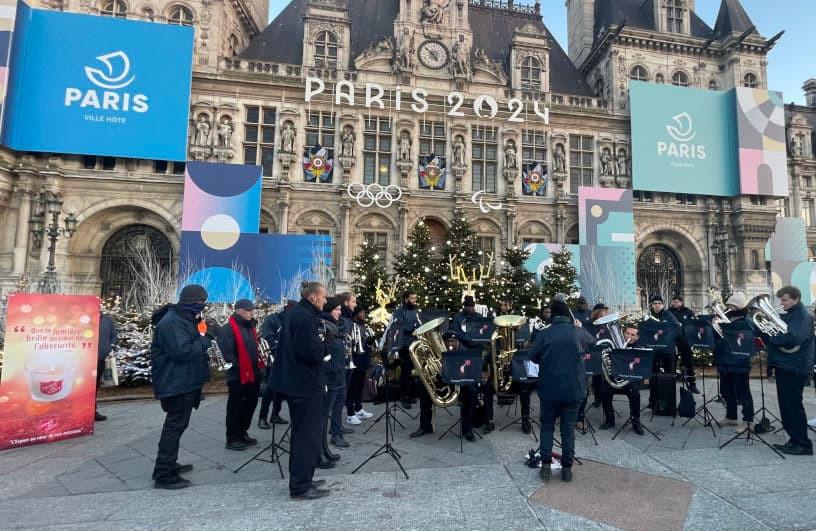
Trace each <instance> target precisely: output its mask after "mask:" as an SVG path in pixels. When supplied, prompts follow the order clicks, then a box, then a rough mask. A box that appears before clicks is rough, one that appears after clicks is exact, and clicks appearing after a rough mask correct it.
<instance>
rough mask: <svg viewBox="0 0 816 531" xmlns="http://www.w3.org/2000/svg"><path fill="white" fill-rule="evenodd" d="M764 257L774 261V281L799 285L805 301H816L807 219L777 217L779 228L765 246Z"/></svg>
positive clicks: (815, 266) (776, 286)
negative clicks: (806, 227)
mask: <svg viewBox="0 0 816 531" xmlns="http://www.w3.org/2000/svg"><path fill="white" fill-rule="evenodd" d="M765 260H767V261H770V262H771V284H772V286H773V290H774V291H776V290H778V289H779V288H781V287H782V286H786V285H792V286H796V287H797V288H799V289H800V290H801V291H802V302H803V303H804V304H805V305H811V304H813V303H814V302H816V262H809V261H808V247H807V235H806V232H805V221H804V220H803V219H801V218H776V230H775V231H774V233H773V235H771V238H770V239H769V240H768V243H767V245H766V246H765Z"/></svg>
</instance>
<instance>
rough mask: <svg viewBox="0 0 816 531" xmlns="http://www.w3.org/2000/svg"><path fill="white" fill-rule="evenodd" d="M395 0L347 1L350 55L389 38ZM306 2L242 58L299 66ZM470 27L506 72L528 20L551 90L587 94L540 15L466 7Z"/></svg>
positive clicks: (296, 2)
mask: <svg viewBox="0 0 816 531" xmlns="http://www.w3.org/2000/svg"><path fill="white" fill-rule="evenodd" d="M400 3H401V0H348V16H349V19H350V20H351V53H352V59H353V58H354V57H356V56H358V55H359V54H361V53H362V52H363V51H365V50H366V49H367V48H368V47H369V46H371V45H372V44H375V43H377V42H378V41H380V40H382V39H383V38H384V37H388V36H393V34H394V20H395V19H396V18H397V15H398V14H399V5H400ZM306 4H307V0H291V1H290V2H289V4H288V5H287V6H286V7H285V8H284V9H283V10H282V11H281V12H280V14H279V15H278V16H277V17H276V18H275V20H273V21H272V22H271V23H270V24H269V26H267V27H266V29H264V31H263V32H262V33H261V34H260V35H259V36H258V37H256V38H255V39H253V40H252V42H251V43H250V45H249V46H248V47H247V49H246V50H244V52H243V53H242V54H241V55H240V57H241V58H243V59H256V60H261V61H269V62H278V63H289V64H300V63H301V59H302V57H303V13H305V12H306ZM469 18H470V26H471V30H472V31H473V40H474V47H478V48H482V49H483V50H485V51H486V52H487V54H488V55H489V56H490V58H491V59H493V60H495V61H501V62H502V63H503V64H504V66H505V70H506V71H508V72H509V64H508V63H509V50H510V41H511V40H512V38H513V33H514V32H515V30H516V28H520V27H522V26H524V25H525V24H529V23H532V24H534V25H535V26H536V27H537V28H539V29H540V30H541V32H542V33H543V34H544V35H546V36H547V37H548V39H549V44H550V88H551V91H552V92H556V93H561V94H572V95H577V96H592V95H593V92H592V89H591V88H590V87H589V85H588V84H587V83H586V82H585V81H584V79H583V78H582V77H581V74H580V73H579V72H578V69H577V68H576V67H575V65H574V64H573V63H572V61H570V59H569V57H568V56H567V54H566V53H565V52H564V49H563V48H561V46H560V45H559V44H558V41H556V40H555V37H553V35H552V33H551V32H550V31H549V29H547V27H546V26H545V25H544V23H543V22H542V21H541V17H540V16H537V15H530V14H525V13H519V12H514V11H509V10H506V9H494V8H490V7H485V6H470V10H469Z"/></svg>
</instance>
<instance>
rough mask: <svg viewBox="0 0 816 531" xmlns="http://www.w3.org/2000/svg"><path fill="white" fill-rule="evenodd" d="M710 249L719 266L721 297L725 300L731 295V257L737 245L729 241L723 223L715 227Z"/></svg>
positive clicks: (734, 254)
mask: <svg viewBox="0 0 816 531" xmlns="http://www.w3.org/2000/svg"><path fill="white" fill-rule="evenodd" d="M711 250H712V251H713V252H714V259H715V260H716V261H717V266H718V267H719V268H720V290H721V291H722V296H723V298H724V299H726V300H727V299H728V297H730V296H731V257H732V256H736V254H737V245H736V244H734V243H731V242H730V239H729V237H728V230H727V229H726V228H725V225H720V226H719V227H717V232H716V233H715V234H714V243H712V244H711Z"/></svg>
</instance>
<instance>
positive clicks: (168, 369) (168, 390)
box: [150, 305, 211, 400]
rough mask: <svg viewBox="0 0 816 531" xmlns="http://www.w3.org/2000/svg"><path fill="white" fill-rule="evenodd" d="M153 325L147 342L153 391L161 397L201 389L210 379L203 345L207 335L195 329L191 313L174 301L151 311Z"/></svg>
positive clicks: (208, 341)
mask: <svg viewBox="0 0 816 531" xmlns="http://www.w3.org/2000/svg"><path fill="white" fill-rule="evenodd" d="M155 321H158V323H155ZM154 326H155V328H154V330H153V342H152V344H151V345H150V352H151V356H152V358H153V362H152V367H151V377H152V380H153V394H154V395H155V396H156V398H158V399H159V400H162V399H164V398H170V397H172V396H177V395H181V394H185V393H190V392H193V391H201V387H202V386H203V385H204V383H206V382H207V381H209V379H210V365H209V356H208V355H207V349H208V348H210V343H211V339H210V338H209V337H207V336H202V335H201V334H199V333H198V329H197V328H196V321H195V317H194V316H191V315H186V314H185V313H184V312H182V311H181V310H179V309H177V308H176V306H175V305H169V306H166V307H164V308H162V309H161V310H159V311H158V312H157V313H156V314H154Z"/></svg>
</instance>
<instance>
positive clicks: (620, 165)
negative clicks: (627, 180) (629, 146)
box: [615, 148, 629, 177]
mask: <svg viewBox="0 0 816 531" xmlns="http://www.w3.org/2000/svg"><path fill="white" fill-rule="evenodd" d="M615 169H616V170H617V173H618V175H619V176H621V177H627V176H628V175H629V157H628V156H627V155H626V150H625V149H623V148H620V149H619V150H618V157H617V160H616V161H615Z"/></svg>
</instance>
